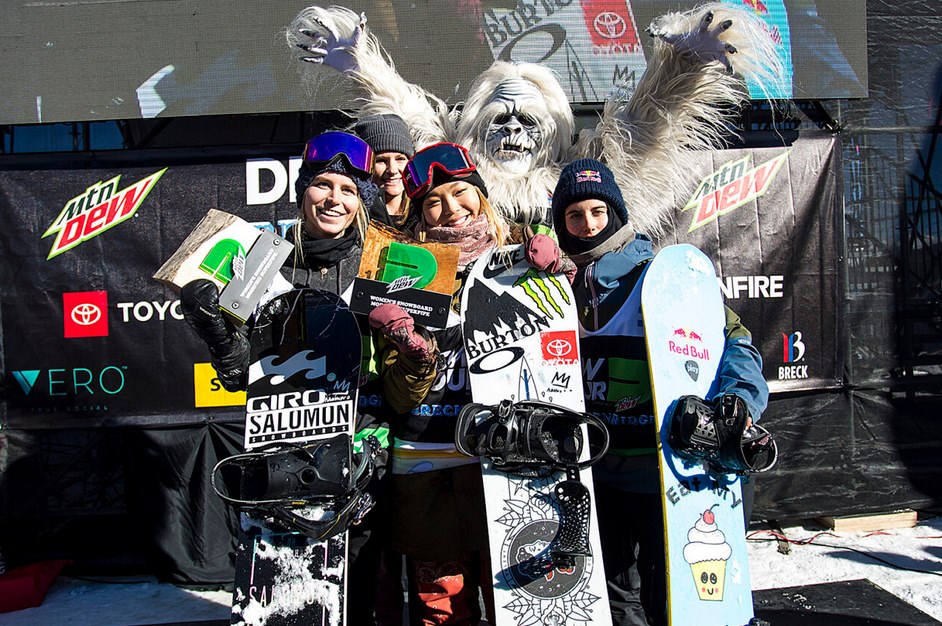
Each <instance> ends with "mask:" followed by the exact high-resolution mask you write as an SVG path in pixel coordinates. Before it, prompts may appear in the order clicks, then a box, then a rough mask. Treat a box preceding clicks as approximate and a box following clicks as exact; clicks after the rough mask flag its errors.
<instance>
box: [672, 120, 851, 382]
mask: <svg viewBox="0 0 942 626" xmlns="http://www.w3.org/2000/svg"><path fill="white" fill-rule="evenodd" d="M838 146H839V144H838V140H837V138H836V137H834V136H831V135H824V134H822V135H811V134H809V135H807V136H806V135H804V134H803V135H802V137H801V139H799V140H797V141H796V142H794V143H793V144H792V145H791V146H789V147H786V148H753V149H746V150H722V151H717V152H713V153H710V155H709V158H704V163H703V170H702V174H701V184H700V186H699V187H698V188H697V189H696V190H695V191H694V192H693V193H692V194H691V195H689V196H687V197H686V198H680V199H679V202H678V205H683V206H684V207H685V208H684V209H683V210H681V211H678V212H677V214H676V215H675V216H674V227H675V233H674V238H675V239H676V240H677V241H678V242H689V243H692V244H694V245H696V246H697V247H699V248H700V249H701V250H703V251H704V252H706V253H707V255H709V256H710V258H712V259H713V262H714V264H715V265H716V270H717V274H719V278H720V285H721V288H722V290H723V295H724V296H725V299H726V304H727V306H729V307H730V308H731V309H732V310H733V311H735V312H736V313H737V314H739V316H740V317H741V318H742V321H743V323H744V324H745V325H746V327H747V328H749V330H750V331H752V334H753V342H754V343H755V344H756V346H758V347H759V349H760V351H761V352H762V358H763V371H764V374H765V377H766V380H768V382H769V388H770V389H771V391H772V392H777V391H795V390H803V389H829V388H836V387H839V386H840V385H841V382H842V378H843V358H842V356H841V350H842V346H841V342H840V341H839V337H840V324H839V309H840V293H841V292H840V283H839V271H838V263H839V260H840V257H841V250H840V247H841V237H840V230H839V229H838V224H839V220H838V217H839V216H840V195H839V177H840V171H841V169H840V151H839V148H838Z"/></svg>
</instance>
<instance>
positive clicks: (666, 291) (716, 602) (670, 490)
mask: <svg viewBox="0 0 942 626" xmlns="http://www.w3.org/2000/svg"><path fill="white" fill-rule="evenodd" d="M641 310H642V315H643V318H644V334H645V342H646V345H647V351H648V364H649V367H650V371H651V387H652V392H653V396H654V414H655V415H654V417H655V422H656V424H657V428H658V433H659V441H658V452H659V465H660V474H661V495H662V498H663V503H664V521H665V543H666V557H667V558H666V561H667V577H668V590H667V592H668V593H667V596H668V619H669V623H670V624H672V625H673V626H679V625H688V624H698V625H699V626H746V625H747V624H750V623H753V624H755V623H757V622H755V621H754V613H753V607H752V588H751V584H750V580H749V563H748V556H747V550H746V533H745V523H744V519H743V509H742V489H741V484H740V482H739V481H740V478H739V477H738V476H737V475H735V474H716V473H714V472H712V471H710V470H709V469H707V468H706V467H705V466H704V465H702V464H692V463H688V462H685V461H684V460H683V459H682V458H680V457H679V456H677V455H675V454H674V451H673V450H672V448H671V446H670V443H669V438H668V432H669V421H670V420H669V416H670V415H671V411H672V410H673V408H674V406H675V404H676V401H677V399H678V398H681V397H682V396H691V395H692V396H699V397H701V398H706V397H708V395H709V393H710V388H711V387H712V385H713V382H714V379H715V377H716V372H717V369H718V366H719V361H720V356H721V355H722V354H723V348H724V345H725V335H724V328H725V326H726V314H725V309H724V308H723V300H722V295H721V293H720V290H719V285H718V282H717V278H716V272H715V269H714V267H713V263H712V262H711V261H710V259H709V258H708V257H707V256H706V255H704V254H703V253H702V252H700V251H699V250H698V249H697V248H695V247H694V246H691V245H687V244H680V245H674V246H668V247H666V248H664V249H662V250H661V251H660V252H658V254H657V255H656V256H655V258H654V260H653V261H652V262H651V263H650V265H649V267H648V268H647V271H646V272H645V276H644V282H643V284H642V292H641Z"/></svg>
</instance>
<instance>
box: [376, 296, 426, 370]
mask: <svg viewBox="0 0 942 626" xmlns="http://www.w3.org/2000/svg"><path fill="white" fill-rule="evenodd" d="M369 321H370V326H372V327H373V328H375V329H377V330H379V331H380V332H382V333H383V334H384V335H386V337H388V338H389V339H390V341H392V342H393V343H395V344H396V345H397V346H398V347H399V349H400V350H401V351H402V352H403V354H405V355H407V356H409V357H410V358H412V359H415V360H417V361H434V360H435V358H436V354H435V348H434V347H433V346H432V345H431V344H430V342H429V341H428V340H426V339H425V338H424V337H422V336H421V335H420V334H419V333H418V332H416V330H415V320H413V319H412V316H411V315H409V313H408V312H406V310H405V309H403V308H402V307H401V306H399V305H398V304H394V303H392V302H387V303H386V304H381V305H379V306H378V307H376V308H375V309H373V310H372V311H370V316H369Z"/></svg>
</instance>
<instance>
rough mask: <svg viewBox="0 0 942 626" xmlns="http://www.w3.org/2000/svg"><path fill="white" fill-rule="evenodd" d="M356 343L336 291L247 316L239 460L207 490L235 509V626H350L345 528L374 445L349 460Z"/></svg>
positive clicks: (312, 293)
mask: <svg viewBox="0 0 942 626" xmlns="http://www.w3.org/2000/svg"><path fill="white" fill-rule="evenodd" d="M360 351H361V340H360V331H359V328H358V325H357V321H356V319H355V317H354V315H353V313H352V312H350V310H349V309H348V308H347V305H346V304H345V303H344V302H343V301H342V300H341V299H340V298H339V297H338V296H337V295H335V294H332V293H329V292H325V291H321V290H316V289H300V290H294V291H290V292H288V293H286V294H284V295H281V296H278V297H276V298H275V299H273V300H271V301H270V302H268V303H267V304H266V305H265V306H264V307H263V308H262V310H261V311H260V313H259V314H258V315H257V316H256V317H255V320H254V326H253V328H252V333H251V359H250V363H251V364H250V366H249V373H248V392H247V401H246V419H245V442H244V447H245V452H244V453H242V454H238V455H235V456H232V457H229V458H227V459H224V460H223V461H221V462H220V463H219V464H218V465H217V466H216V468H215V469H214V470H213V487H214V489H215V490H216V492H217V494H219V495H220V496H221V497H222V498H223V499H224V500H226V501H227V502H228V503H230V504H232V505H234V506H237V507H239V508H240V511H241V514H240V533H239V542H238V548H237V554H236V577H235V588H234V592H233V607H232V616H231V623H232V624H234V625H235V624H246V625H253V626H256V625H258V626H260V625H262V624H264V625H266V626H275V625H298V626H300V625H305V626H309V625H315V626H318V625H324V626H326V625H331V626H341V625H343V624H345V623H346V620H345V606H346V601H347V589H346V575H347V565H348V562H347V542H346V538H347V532H346V531H347V528H348V527H349V526H350V525H351V524H355V523H357V522H358V521H359V520H360V519H362V517H363V516H364V515H365V514H366V513H367V511H369V509H370V508H371V506H372V504H373V503H372V500H371V498H370V496H369V494H368V493H367V492H366V491H365V488H366V485H367V483H368V482H369V480H370V477H371V476H372V471H373V466H372V463H373V456H374V454H375V452H376V448H377V446H376V443H375V442H374V441H371V440H370V439H369V438H367V440H366V445H365V446H363V451H362V452H359V453H356V452H355V451H354V447H353V434H354V428H355V422H356V406H357V385H358V382H359V370H360Z"/></svg>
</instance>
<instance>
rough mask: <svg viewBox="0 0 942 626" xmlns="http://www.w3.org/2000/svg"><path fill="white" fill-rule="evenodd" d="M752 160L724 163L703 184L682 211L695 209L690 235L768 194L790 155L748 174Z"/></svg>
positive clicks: (783, 154)
mask: <svg viewBox="0 0 942 626" xmlns="http://www.w3.org/2000/svg"><path fill="white" fill-rule="evenodd" d="M749 158H750V157H749V156H748V155H747V156H744V157H743V158H741V159H739V160H738V161H732V162H730V163H725V164H724V165H723V166H722V167H721V168H720V169H719V170H717V171H716V172H714V173H712V174H710V175H708V176H707V177H706V178H704V179H703V180H702V181H701V182H700V186H699V187H697V190H696V191H694V192H693V195H692V196H691V197H690V200H689V201H688V202H687V205H686V206H685V207H684V208H683V210H684V211H686V210H687V209H696V211H694V214H693V220H692V221H691V222H690V228H689V229H688V230H687V232H692V231H694V230H696V229H698V228H700V227H701V226H704V225H706V224H709V223H710V222H712V221H713V220H715V219H716V218H717V217H719V216H720V215H724V214H726V213H729V212H730V211H732V210H734V209H737V208H739V207H741V206H742V205H744V204H746V203H747V202H749V201H751V200H755V199H756V198H758V197H760V196H762V195H764V194H765V192H767V191H768V190H769V185H770V184H771V183H772V179H773V178H775V174H776V173H778V170H779V168H780V167H781V166H782V164H783V163H784V162H785V161H786V159H787V158H788V151H786V152H783V153H782V154H780V155H778V156H777V157H775V158H774V159H771V160H769V161H766V162H765V163H762V164H760V165H757V166H756V167H754V168H752V169H750V170H746V167H747V166H748V164H749Z"/></svg>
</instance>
